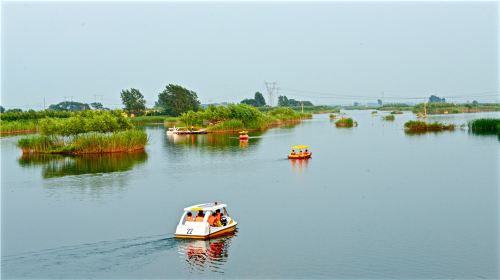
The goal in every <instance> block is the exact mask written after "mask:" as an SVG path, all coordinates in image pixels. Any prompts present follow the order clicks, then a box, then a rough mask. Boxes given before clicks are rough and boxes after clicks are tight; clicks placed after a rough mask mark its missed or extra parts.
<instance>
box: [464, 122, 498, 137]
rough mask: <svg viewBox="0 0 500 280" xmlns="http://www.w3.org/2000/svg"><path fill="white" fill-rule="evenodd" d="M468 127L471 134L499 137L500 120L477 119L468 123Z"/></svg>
mask: <svg viewBox="0 0 500 280" xmlns="http://www.w3.org/2000/svg"><path fill="white" fill-rule="evenodd" d="M468 125H469V129H470V130H471V131H472V132H473V133H478V134H495V133H498V134H499V135H500V119H477V120H473V121H470V122H469V123H468Z"/></svg>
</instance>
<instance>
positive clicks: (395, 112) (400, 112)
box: [391, 111, 403, 115]
mask: <svg viewBox="0 0 500 280" xmlns="http://www.w3.org/2000/svg"><path fill="white" fill-rule="evenodd" d="M391 114H392V115H401V114H403V111H392V112H391Z"/></svg>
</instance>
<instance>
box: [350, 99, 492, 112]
mask: <svg viewBox="0 0 500 280" xmlns="http://www.w3.org/2000/svg"><path fill="white" fill-rule="evenodd" d="M341 109H344V110H379V111H391V112H394V113H395V114H402V111H411V112H413V113H414V114H424V113H427V114H428V115H439V114H443V115H446V114H461V113H479V112H497V111H500V103H465V104H461V103H445V102H428V103H425V104H424V103H419V104H415V105H410V104H400V103H395V104H384V105H380V106H361V105H357V106H342V107H341Z"/></svg>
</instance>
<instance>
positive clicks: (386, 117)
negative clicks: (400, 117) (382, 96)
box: [382, 115, 396, 121]
mask: <svg viewBox="0 0 500 280" xmlns="http://www.w3.org/2000/svg"><path fill="white" fill-rule="evenodd" d="M382 119H383V120H384V121H393V120H395V119H396V117H395V116H394V115H387V116H384V117H382Z"/></svg>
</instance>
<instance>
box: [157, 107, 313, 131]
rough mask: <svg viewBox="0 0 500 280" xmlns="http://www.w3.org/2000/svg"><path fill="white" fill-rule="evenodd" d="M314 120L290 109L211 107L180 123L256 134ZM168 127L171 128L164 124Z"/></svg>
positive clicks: (208, 129) (185, 117)
mask: <svg viewBox="0 0 500 280" xmlns="http://www.w3.org/2000/svg"><path fill="white" fill-rule="evenodd" d="M310 118H312V114H311V113H300V112H297V111H294V110H293V109H291V108H286V107H279V108H274V109H272V110H269V111H267V112H265V113H264V112H262V111H260V110H259V109H257V108H256V107H253V106H250V105H246V104H229V105H227V106H209V107H207V108H206V109H204V110H199V111H197V112H194V111H189V112H186V113H183V114H182V115H181V116H180V117H179V120H180V123H181V124H182V125H185V126H187V127H194V128H196V129H200V128H203V129H206V130H207V132H209V133H221V132H237V131H240V130H248V131H256V130H265V129H267V128H270V127H275V126H279V125H282V124H287V123H297V122H300V121H301V120H303V119H310ZM165 126H168V124H167V122H165Z"/></svg>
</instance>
